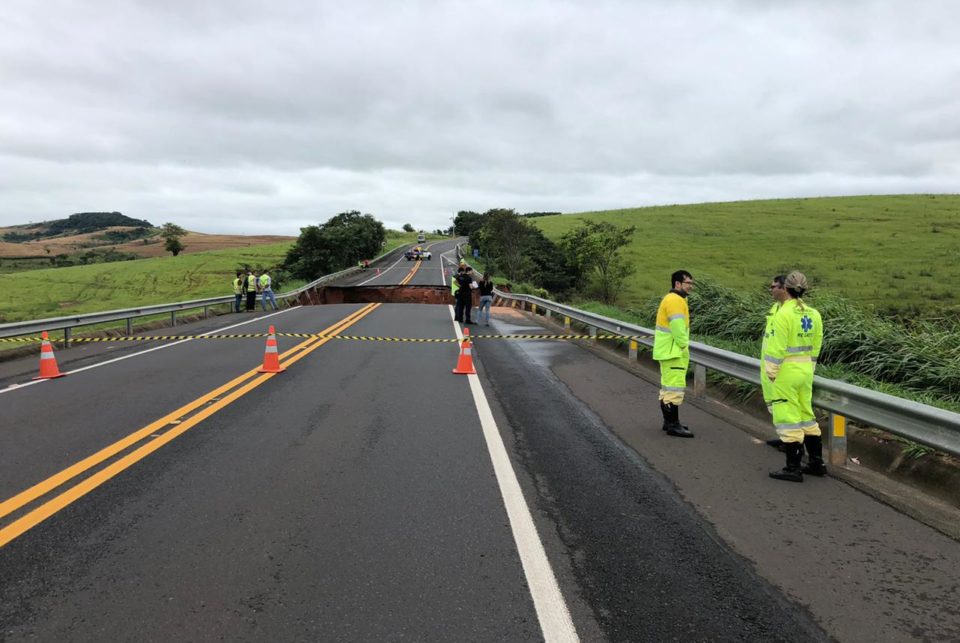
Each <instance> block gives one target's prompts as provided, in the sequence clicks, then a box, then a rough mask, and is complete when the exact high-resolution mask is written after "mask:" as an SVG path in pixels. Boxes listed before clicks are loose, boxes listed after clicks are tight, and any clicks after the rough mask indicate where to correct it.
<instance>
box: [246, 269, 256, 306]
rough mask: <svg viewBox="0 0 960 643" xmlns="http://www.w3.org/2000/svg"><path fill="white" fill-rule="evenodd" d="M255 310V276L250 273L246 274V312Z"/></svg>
mask: <svg viewBox="0 0 960 643" xmlns="http://www.w3.org/2000/svg"><path fill="white" fill-rule="evenodd" d="M256 309H257V276H256V275H255V274H254V273H253V271H250V272H248V273H247V312H248V313H252V312H254V311H256Z"/></svg>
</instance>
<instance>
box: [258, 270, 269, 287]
mask: <svg viewBox="0 0 960 643" xmlns="http://www.w3.org/2000/svg"><path fill="white" fill-rule="evenodd" d="M260 290H270V275H268V274H267V273H263V274H262V275H260Z"/></svg>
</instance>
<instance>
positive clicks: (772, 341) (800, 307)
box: [763, 299, 823, 379]
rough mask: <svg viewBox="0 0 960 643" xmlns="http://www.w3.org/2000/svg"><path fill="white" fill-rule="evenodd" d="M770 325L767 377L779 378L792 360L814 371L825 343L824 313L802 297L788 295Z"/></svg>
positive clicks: (766, 355) (766, 363)
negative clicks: (781, 371)
mask: <svg viewBox="0 0 960 643" xmlns="http://www.w3.org/2000/svg"><path fill="white" fill-rule="evenodd" d="M770 326H771V328H770V337H769V338H768V339H767V340H766V344H765V347H764V353H765V354H764V357H763V366H764V371H765V372H766V374H767V377H769V378H770V379H775V378H776V377H777V375H778V374H779V372H780V369H781V368H782V367H783V366H784V365H785V364H788V363H790V364H801V365H803V367H804V369H806V368H809V369H810V370H811V371H812V370H813V367H814V365H815V364H816V362H817V357H819V356H820V346H821V345H822V344H823V322H822V320H821V319H820V313H819V312H817V310H816V309H815V308H813V307H811V306H809V305H807V304H805V303H803V302H802V301H801V300H799V299H788V300H787V301H785V302H784V303H783V305H782V306H780V310H778V311H777V313H776V314H775V315H774V316H773V320H772V322H771V325H770ZM807 365H809V366H807Z"/></svg>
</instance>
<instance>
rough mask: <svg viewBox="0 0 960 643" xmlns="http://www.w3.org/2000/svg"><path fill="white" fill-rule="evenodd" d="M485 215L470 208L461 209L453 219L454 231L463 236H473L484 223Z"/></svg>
mask: <svg viewBox="0 0 960 643" xmlns="http://www.w3.org/2000/svg"><path fill="white" fill-rule="evenodd" d="M483 217H484V215H482V214H480V213H478V212H471V211H469V210H460V212H457V216H456V217H454V219H453V231H454V233H456V234H457V235H459V236H461V237H471V236H473V235H474V233H475V232H476V231H477V230H479V229H480V226H482V225H483Z"/></svg>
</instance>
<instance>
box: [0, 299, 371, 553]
mask: <svg viewBox="0 0 960 643" xmlns="http://www.w3.org/2000/svg"><path fill="white" fill-rule="evenodd" d="M379 307H380V304H368V305H367V306H364V307H363V308H361V309H360V310H358V311H356V312H354V313H352V314H350V315H348V316H347V317H345V318H343V319H342V320H340V321H338V322H337V323H336V324H333V325H332V326H330V327H329V328H327V329H325V330H323V331H321V333H320V334H321V335H324V336H325V337H322V338H317V337H311V338H310V339H308V340H306V341H304V342H301V343H300V344H298V345H296V346H294V347H293V348H291V349H290V350H288V351H285V352H284V353H283V354H282V355H280V360H281V365H282V366H288V365H290V364H293V363H294V362H296V361H298V360H300V359H303V358H304V357H306V356H307V355H309V354H310V353H311V352H313V351H315V350H316V349H318V348H320V347H321V346H323V345H324V344H326V343H327V342H328V341H330V340H331V339H332V337H331V336H332V335H336V334H337V333H340V332H341V331H343V330H346V329H347V328H349V327H350V326H352V325H353V324H355V323H356V322H358V321H360V320H361V319H363V318H364V317H366V316H367V315H369V314H370V313H372V312H373V311H374V310H376V309H377V308H379ZM274 375H276V373H264V374H260V373H257V369H252V370H250V371H247V372H246V373H244V374H243V375H241V376H239V377H237V378H234V379H233V380H231V381H229V382H227V383H226V384H224V385H222V386H220V387H217V388H216V389H214V390H212V391H210V392H209V393H207V394H205V395H203V396H201V397H198V398H197V399H195V400H194V401H192V402H189V403H188V404H185V405H184V406H182V407H180V408H179V409H177V410H175V411H172V412H171V413H168V414H167V415H165V416H164V417H162V418H160V419H159V420H157V421H155V422H151V423H150V424H148V425H147V426H145V427H143V428H142V429H139V430H137V431H134V432H133V433H131V434H130V435H128V436H127V437H125V438H123V439H121V440H118V441H117V442H114V443H113V444H111V445H110V446H108V447H105V448H103V449H101V450H100V451H98V452H96V453H94V454H93V455H91V456H89V457H87V458H84V459H83V460H81V461H80V462H77V463H76V464H74V465H72V466H70V467H67V468H66V469H64V470H63V471H61V472H59V473H57V474H55V475H52V476H50V477H49V478H47V479H46V480H44V481H43V482H39V483H37V484H35V485H34V486H32V487H30V488H29V489H26V490H25V491H22V492H20V493H18V494H17V495H15V496H13V497H12V498H10V499H8V500H5V501H3V502H2V503H0V519H3V518H4V517H6V516H8V515H10V514H11V513H13V512H14V511H17V510H18V509H21V508H23V507H24V506H26V505H28V504H30V503H31V502H34V501H35V500H38V499H40V498H42V497H43V496H45V495H47V494H48V493H50V492H51V491H53V490H54V489H56V488H58V487H60V486H61V485H63V484H64V483H66V482H69V481H70V480H73V479H74V478H76V477H77V476H80V475H81V474H84V473H86V472H87V471H89V470H90V469H92V468H94V467H96V466H98V465H100V464H102V463H103V462H105V461H107V460H109V459H110V458H112V457H114V456H116V455H118V454H119V453H121V452H123V451H125V450H126V449H128V448H130V447H132V446H134V445H135V444H137V443H138V442H141V441H142V440H144V439H146V438H148V437H152V438H154V439H152V440H150V441H148V442H146V443H144V444H142V445H141V446H139V447H138V448H137V449H135V450H134V451H131V452H130V453H128V454H126V455H124V456H123V457H120V458H118V459H117V460H115V461H113V462H111V463H110V464H109V465H107V466H106V467H104V468H103V469H100V470H99V471H97V472H95V473H93V474H92V475H90V476H89V477H87V478H85V479H83V480H81V481H80V482H79V483H77V484H76V485H74V486H73V487H70V488H69V489H67V490H66V491H64V492H62V493H60V494H59V495H57V496H55V497H54V498H51V499H50V500H48V501H46V502H44V503H43V504H42V505H40V506H39V507H36V508H35V509H33V510H31V511H29V512H28V513H26V514H24V515H23V516H21V517H20V518H17V519H16V520H14V521H13V522H11V523H10V524H9V525H7V526H5V527H3V528H0V547H3V546H4V545H6V544H7V543H9V542H10V541H11V540H13V539H15V538H17V537H18V536H20V535H22V534H23V533H24V532H26V531H28V530H30V529H32V528H33V527H35V526H36V525H38V524H40V523H41V522H43V521H44V520H46V519H47V518H49V517H50V516H52V515H53V514H55V513H57V512H58V511H60V510H61V509H63V508H65V507H67V506H69V505H70V504H72V503H73V502H75V501H76V500H78V499H80V498H82V497H83V496H85V495H86V494H88V493H90V492H91V491H93V490H94V489H96V488H97V487H99V486H100V485H102V484H103V483H105V482H107V481H108V480H110V479H111V478H113V477H114V476H116V475H118V474H119V473H121V472H122V471H124V470H126V469H128V468H130V467H131V466H133V465H134V464H135V463H137V462H139V461H140V460H142V459H144V458H145V457H147V456H148V455H150V454H151V453H153V452H154V451H156V450H157V449H159V448H160V447H162V446H163V445H165V444H167V443H169V442H171V441H173V440H174V439H175V438H177V437H178V436H180V435H183V434H184V433H186V432H187V431H188V430H190V429H191V428H192V427H194V426H196V425H197V424H199V423H200V422H202V421H203V420H205V419H206V418H208V417H210V416H211V415H213V414H214V413H216V412H217V411H219V410H220V409H223V408H224V407H226V406H228V405H229V404H231V403H233V402H235V401H236V400H238V399H239V398H241V397H243V396H244V395H246V394H247V393H249V392H250V391H252V390H253V389H255V388H257V387H258V386H260V385H261V384H263V383H264V382H266V381H267V380H269V379H270V378H271V377H273V376H274ZM161 431H163V433H162V434H161V435H155V434H156V433H158V432H161Z"/></svg>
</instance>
